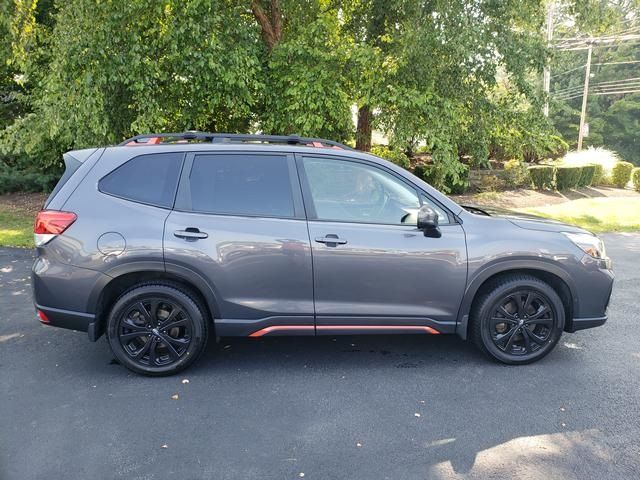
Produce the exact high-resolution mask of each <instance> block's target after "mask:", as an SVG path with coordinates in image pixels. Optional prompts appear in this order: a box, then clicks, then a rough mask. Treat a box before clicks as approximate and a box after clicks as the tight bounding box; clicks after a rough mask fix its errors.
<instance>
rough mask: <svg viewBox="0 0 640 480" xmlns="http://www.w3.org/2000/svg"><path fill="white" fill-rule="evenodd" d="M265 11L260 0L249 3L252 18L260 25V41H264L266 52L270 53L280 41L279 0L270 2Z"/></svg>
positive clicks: (280, 16)
mask: <svg viewBox="0 0 640 480" xmlns="http://www.w3.org/2000/svg"><path fill="white" fill-rule="evenodd" d="M267 8H268V10H269V11H267V9H265V8H264V7H263V6H262V4H261V2H260V0H253V1H252V2H251V11H252V12H253V16H254V18H255V19H256V22H258V25H260V31H261V32H262V39H263V40H264V43H265V45H266V46H267V50H269V52H271V50H273V47H275V46H276V45H277V44H278V42H279V41H280V40H282V11H281V10H280V4H279V0H271V3H270V8H269V7H267Z"/></svg>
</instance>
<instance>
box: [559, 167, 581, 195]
mask: <svg viewBox="0 0 640 480" xmlns="http://www.w3.org/2000/svg"><path fill="white" fill-rule="evenodd" d="M581 177H582V167H570V166H567V165H559V166H558V167H556V188H557V189H558V190H567V189H569V188H576V187H577V186H578V184H579V183H580V178H581Z"/></svg>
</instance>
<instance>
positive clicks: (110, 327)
mask: <svg viewBox="0 0 640 480" xmlns="http://www.w3.org/2000/svg"><path fill="white" fill-rule="evenodd" d="M204 312H205V310H204V308H203V307H202V305H200V304H199V302H198V301H197V300H196V299H195V297H194V296H193V295H190V293H189V292H188V291H187V290H185V289H183V288H182V287H180V286H178V285H174V284H169V283H152V284H142V285H138V286H135V287H133V288H131V289H130V290H128V291H127V292H125V293H124V294H123V295H121V296H120V298H118V300H117V301H116V303H115V304H114V306H113V308H112V309H111V313H110V315H109V319H108V324H107V339H108V341H109V345H110V346H111V350H112V351H113V354H114V355H115V356H116V358H117V359H118V360H119V361H120V363H122V364H123V365H124V366H125V367H127V368H128V369H130V370H132V371H134V372H136V373H142V374H145V375H156V376H159V375H172V374H174V373H177V372H179V371H181V370H184V369H185V368H187V367H188V366H189V365H191V364H192V363H193V362H194V361H195V360H196V359H197V358H198V357H199V356H200V354H201V353H202V351H203V350H204V348H205V346H206V344H207V336H208V322H207V319H206V316H205V315H206V314H205V313H204Z"/></svg>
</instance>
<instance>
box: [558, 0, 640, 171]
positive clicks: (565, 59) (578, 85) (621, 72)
mask: <svg viewBox="0 0 640 480" xmlns="http://www.w3.org/2000/svg"><path fill="white" fill-rule="evenodd" d="M558 21H559V25H560V26H559V28H558V30H557V35H558V36H559V37H560V38H562V37H571V38H575V37H576V36H582V37H584V38H588V37H589V36H591V37H595V38H597V37H599V36H616V35H621V34H625V33H627V34H633V33H635V34H637V33H638V32H639V31H640V1H638V0H624V1H618V0H584V1H581V2H578V1H575V2H566V1H565V2H561V3H560V8H559V19H558ZM638 62H640V49H639V48H638V44H637V42H633V41H630V42H621V41H618V42H614V43H612V44H606V45H596V46H595V47H594V49H593V55H592V67H591V78H590V83H591V85H592V92H593V91H594V90H593V89H594V87H595V88H597V86H598V84H600V85H605V84H607V85H611V86H613V87H614V88H613V89H615V87H616V86H618V87H620V86H623V85H624V84H625V83H624V81H625V80H628V79H633V78H638V77H639V76H640V75H639V72H640V63H638ZM585 63H586V51H585V50H577V51H566V52H559V53H557V54H556V55H555V56H554V58H553V62H552V69H551V70H552V72H554V71H555V72H557V73H556V76H555V77H554V78H553V79H552V93H553V92H554V91H555V92H558V93H559V94H558V95H556V98H559V100H556V101H554V102H552V110H551V119H552V120H553V121H554V125H555V127H556V128H557V129H558V131H559V132H560V133H561V134H562V135H563V137H564V138H565V139H566V140H567V141H568V142H569V144H570V145H571V146H575V145H576V143H577V137H578V128H579V122H580V110H581V105H582V87H583V82H584V75H585V71H584V65H585ZM607 82H608V83H607ZM627 83H628V82H627ZM628 84H631V83H628ZM636 89H637V88H636ZM625 90H627V89H625V88H618V91H619V92H621V93H619V94H614V95H590V96H589V97H588V103H587V123H588V124H589V136H588V137H586V138H585V139H584V145H585V146H605V147H607V148H610V149H613V150H615V151H617V152H618V153H619V154H620V155H621V156H622V158H623V159H625V160H629V161H632V162H634V163H635V164H636V165H640V94H638V93H623V92H624V91H625ZM629 90H634V89H633V88H631V89H629ZM567 92H569V93H567ZM562 93H564V95H562ZM568 97H572V98H568Z"/></svg>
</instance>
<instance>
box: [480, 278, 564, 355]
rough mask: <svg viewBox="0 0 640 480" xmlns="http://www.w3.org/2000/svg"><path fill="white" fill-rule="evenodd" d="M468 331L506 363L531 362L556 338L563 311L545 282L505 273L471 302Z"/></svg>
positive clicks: (550, 346)
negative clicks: (472, 303)
mask: <svg viewBox="0 0 640 480" xmlns="http://www.w3.org/2000/svg"><path fill="white" fill-rule="evenodd" d="M470 322H471V323H470V327H469V334H470V337H471V339H472V340H473V341H474V343H475V344H476V345H477V346H478V347H479V348H480V350H482V351H483V352H484V353H486V354H488V355H490V356H491V357H493V358H494V359H496V360H498V361H500V362H503V363H508V364H524V363H531V362H535V361H536V360H539V359H541V358H542V357H544V356H545V355H547V354H548V353H549V352H550V351H551V350H553V348H554V347H555V345H556V344H557V343H558V340H560V336H561V335H562V331H563V329H564V322H565V311H564V305H563V303H562V299H561V298H560V296H559V295H558V293H557V292H556V291H555V289H554V288H552V287H551V286H550V285H549V284H547V283H545V282H543V281H542V280H540V279H538V278H536V277H532V276H529V275H518V274H512V275H506V276H504V277H502V278H499V279H498V280H495V281H493V282H492V283H490V284H489V285H488V286H487V287H486V288H485V289H484V291H483V293H482V294H481V296H480V297H479V298H478V299H477V301H475V302H474V306H473V309H472V312H471V318H470Z"/></svg>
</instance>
